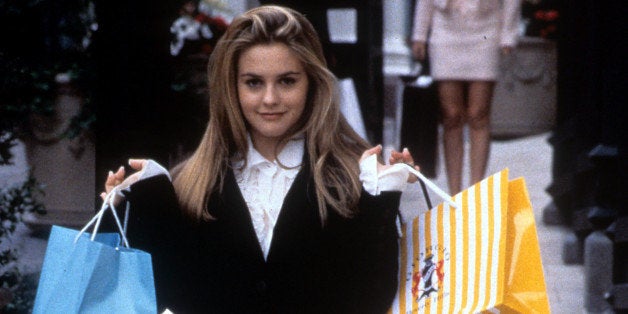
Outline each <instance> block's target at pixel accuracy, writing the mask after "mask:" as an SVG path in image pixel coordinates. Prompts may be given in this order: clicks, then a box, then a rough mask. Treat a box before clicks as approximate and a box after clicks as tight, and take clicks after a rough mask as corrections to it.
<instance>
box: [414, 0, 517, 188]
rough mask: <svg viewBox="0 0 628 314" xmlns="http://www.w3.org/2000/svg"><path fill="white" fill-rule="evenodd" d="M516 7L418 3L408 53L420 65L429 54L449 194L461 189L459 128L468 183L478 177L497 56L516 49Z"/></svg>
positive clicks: (463, 1)
mask: <svg viewBox="0 0 628 314" xmlns="http://www.w3.org/2000/svg"><path fill="white" fill-rule="evenodd" d="M520 7H521V0H418V4H417V6H416V12H415V20H414V30H413V35H412V40H413V43H412V52H413V54H414V56H415V57H416V58H417V59H419V60H423V59H425V57H426V49H428V50H429V53H428V55H429V58H430V66H431V68H430V69H431V74H432V77H433V78H434V80H436V81H437V84H438V93H439V98H440V105H441V113H442V120H443V121H442V122H443V128H444V134H443V146H444V148H445V149H444V151H445V168H446V170H447V181H448V185H449V192H450V193H451V194H452V195H453V194H457V193H458V192H460V190H461V188H462V164H463V163H462V161H463V156H464V143H463V142H464V141H463V127H464V125H465V124H468V125H469V138H470V142H471V147H470V154H469V155H470V161H471V162H470V166H471V175H470V177H469V178H470V180H471V182H470V184H473V183H475V182H478V181H480V180H481V179H483V178H484V175H485V172H486V165H487V162H488V156H489V149H490V120H489V118H490V104H491V100H492V96H493V87H494V85H495V79H496V78H497V73H498V62H499V55H500V51H501V52H502V53H504V54H508V53H509V52H510V51H511V49H512V47H514V46H515V44H516V40H517V30H518V27H519V17H520ZM428 34H429V45H426V42H427V41H428ZM426 46H427V48H426Z"/></svg>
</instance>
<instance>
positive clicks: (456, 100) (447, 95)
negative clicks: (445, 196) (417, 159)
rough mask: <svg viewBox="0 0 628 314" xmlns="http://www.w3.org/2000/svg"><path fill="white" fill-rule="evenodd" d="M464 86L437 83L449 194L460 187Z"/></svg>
mask: <svg viewBox="0 0 628 314" xmlns="http://www.w3.org/2000/svg"><path fill="white" fill-rule="evenodd" d="M464 86H465V83H464V82H461V81H439V82H438V94H439V98H440V108H441V115H442V119H443V129H444V132H443V147H444V150H445V169H446V170H447V185H448V186H449V193H450V194H452V195H454V194H457V193H458V192H460V189H461V185H462V161H463V156H464V145H463V138H462V129H463V126H464V113H465V110H464V107H465V104H464Z"/></svg>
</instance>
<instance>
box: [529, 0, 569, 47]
mask: <svg viewBox="0 0 628 314" xmlns="http://www.w3.org/2000/svg"><path fill="white" fill-rule="evenodd" d="M523 17H524V20H525V21H526V22H527V27H526V35H527V36H534V37H541V38H546V39H556V37H557V36H558V27H557V23H558V19H559V17H560V14H559V12H558V10H557V9H556V8H555V7H554V6H553V5H551V1H540V0H527V1H526V2H524V3H523Z"/></svg>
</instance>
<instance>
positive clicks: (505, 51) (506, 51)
mask: <svg viewBox="0 0 628 314" xmlns="http://www.w3.org/2000/svg"><path fill="white" fill-rule="evenodd" d="M511 53H512V47H510V46H502V54H503V55H504V56H507V55H509V54H511Z"/></svg>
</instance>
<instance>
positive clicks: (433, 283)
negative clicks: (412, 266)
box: [412, 254, 445, 302]
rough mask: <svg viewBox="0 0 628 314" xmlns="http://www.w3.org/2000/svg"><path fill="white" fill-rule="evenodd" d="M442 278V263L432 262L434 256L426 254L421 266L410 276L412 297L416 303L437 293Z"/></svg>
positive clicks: (443, 274) (443, 275) (440, 286)
mask: <svg viewBox="0 0 628 314" xmlns="http://www.w3.org/2000/svg"><path fill="white" fill-rule="evenodd" d="M444 277H445V273H444V269H443V261H442V260H441V261H438V260H437V261H434V255H432V254H428V255H427V256H426V257H425V259H424V260H423V263H422V266H421V267H420V268H419V269H418V271H415V272H414V273H413V274H412V296H413V298H414V299H415V300H416V302H419V301H421V299H423V298H428V297H429V296H430V295H431V294H432V293H437V292H438V291H439V290H440V289H441V288H442V283H443V278H444Z"/></svg>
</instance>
